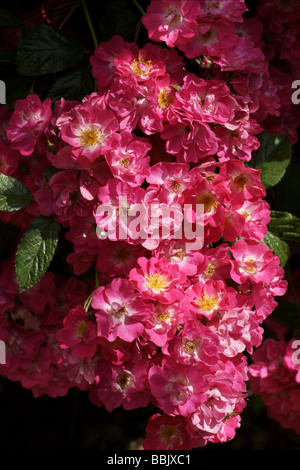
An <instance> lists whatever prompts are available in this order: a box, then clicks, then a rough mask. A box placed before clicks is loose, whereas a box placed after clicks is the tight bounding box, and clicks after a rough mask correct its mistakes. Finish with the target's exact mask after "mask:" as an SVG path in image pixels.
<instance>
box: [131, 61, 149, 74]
mask: <svg viewBox="0 0 300 470" xmlns="http://www.w3.org/2000/svg"><path fill="white" fill-rule="evenodd" d="M151 63H152V61H151V60H144V59H138V60H137V59H133V60H132V61H131V64H130V65H131V70H132V71H133V72H134V73H135V74H136V75H139V76H142V75H146V76H147V75H148V74H149V70H150V68H151Z"/></svg>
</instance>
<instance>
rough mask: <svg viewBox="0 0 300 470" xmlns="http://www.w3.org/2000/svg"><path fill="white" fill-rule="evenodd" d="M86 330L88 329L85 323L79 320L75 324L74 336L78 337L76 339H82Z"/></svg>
mask: <svg viewBox="0 0 300 470" xmlns="http://www.w3.org/2000/svg"><path fill="white" fill-rule="evenodd" d="M87 329H88V324H87V322H86V321H84V320H79V321H78V322H77V323H76V335H77V336H78V338H83V337H84V335H85V333H86V331H87Z"/></svg>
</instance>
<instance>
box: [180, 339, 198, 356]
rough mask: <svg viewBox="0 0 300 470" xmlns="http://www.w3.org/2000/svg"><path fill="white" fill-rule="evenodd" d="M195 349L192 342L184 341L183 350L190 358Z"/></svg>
mask: <svg viewBox="0 0 300 470" xmlns="http://www.w3.org/2000/svg"><path fill="white" fill-rule="evenodd" d="M195 349H196V344H195V343H194V341H190V340H186V341H185V343H184V345H183V350H184V352H186V353H187V354H189V355H190V356H191V355H192V354H193V353H194V352H195Z"/></svg>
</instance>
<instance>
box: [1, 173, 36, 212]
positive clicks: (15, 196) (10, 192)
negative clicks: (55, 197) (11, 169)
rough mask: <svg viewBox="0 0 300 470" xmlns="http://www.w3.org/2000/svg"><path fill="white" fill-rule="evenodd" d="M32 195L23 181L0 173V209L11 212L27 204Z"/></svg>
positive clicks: (30, 201)
mask: <svg viewBox="0 0 300 470" xmlns="http://www.w3.org/2000/svg"><path fill="white" fill-rule="evenodd" d="M33 200H34V199H33V196H32V194H31V192H30V191H29V189H27V188H26V186H24V184H23V183H21V182H20V181H18V180H16V179H15V178H13V177H12V176H6V175H4V174H3V173H0V210H1V211H6V212H12V211H16V210H19V209H23V208H24V207H27V206H29V204H31V203H32V202H33Z"/></svg>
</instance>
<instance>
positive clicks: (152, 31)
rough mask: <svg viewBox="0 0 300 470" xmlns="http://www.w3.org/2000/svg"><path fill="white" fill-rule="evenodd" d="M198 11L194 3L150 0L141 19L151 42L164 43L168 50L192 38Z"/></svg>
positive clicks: (174, 0) (177, 0)
mask: <svg viewBox="0 0 300 470" xmlns="http://www.w3.org/2000/svg"><path fill="white" fill-rule="evenodd" d="M198 9H199V6H198V4H197V3H196V2H182V1H181V0H164V1H158V0H152V1H151V2H150V4H149V6H148V8H147V12H146V13H147V14H146V16H144V17H143V24H144V25H145V27H146V28H147V30H148V35H149V38H150V39H151V40H152V41H154V42H161V41H164V42H165V43H166V44H167V46H168V47H170V48H172V47H175V46H180V45H183V44H185V43H186V42H187V41H189V40H190V39H191V38H192V37H193V36H194V28H195V26H196V21H195V17H196V14H197V12H198Z"/></svg>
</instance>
